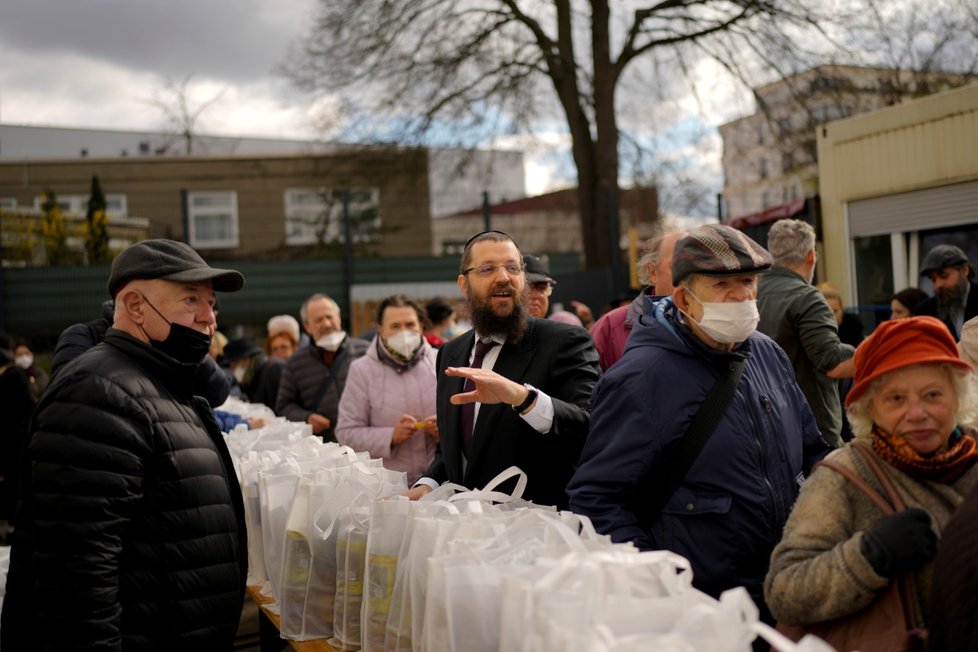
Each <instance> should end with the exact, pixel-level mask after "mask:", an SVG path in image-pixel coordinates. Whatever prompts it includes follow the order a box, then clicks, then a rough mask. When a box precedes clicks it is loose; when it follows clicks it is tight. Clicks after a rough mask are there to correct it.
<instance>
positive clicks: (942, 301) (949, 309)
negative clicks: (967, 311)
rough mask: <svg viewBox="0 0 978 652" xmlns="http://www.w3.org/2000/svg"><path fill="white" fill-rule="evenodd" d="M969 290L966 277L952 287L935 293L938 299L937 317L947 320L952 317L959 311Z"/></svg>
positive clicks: (962, 277)
mask: <svg viewBox="0 0 978 652" xmlns="http://www.w3.org/2000/svg"><path fill="white" fill-rule="evenodd" d="M967 290H968V279H967V277H965V276H964V275H962V276H961V278H959V279H958V282H957V283H956V284H954V285H953V286H951V287H946V288H941V289H940V290H938V291H937V292H935V293H934V294H935V296H936V297H937V316H938V317H939V318H940V319H943V320H947V319H950V318H951V317H952V313H954V312H955V311H956V310H959V308H960V306H961V300H962V299H963V298H964V293H965V292H966V291H967Z"/></svg>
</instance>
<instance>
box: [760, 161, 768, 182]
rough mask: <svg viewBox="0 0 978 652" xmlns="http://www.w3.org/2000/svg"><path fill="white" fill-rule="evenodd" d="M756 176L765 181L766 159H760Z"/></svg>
mask: <svg viewBox="0 0 978 652" xmlns="http://www.w3.org/2000/svg"><path fill="white" fill-rule="evenodd" d="M758 174H759V175H760V176H761V178H762V179H767V159H766V158H763V157H762V158H761V160H760V163H759V168H758Z"/></svg>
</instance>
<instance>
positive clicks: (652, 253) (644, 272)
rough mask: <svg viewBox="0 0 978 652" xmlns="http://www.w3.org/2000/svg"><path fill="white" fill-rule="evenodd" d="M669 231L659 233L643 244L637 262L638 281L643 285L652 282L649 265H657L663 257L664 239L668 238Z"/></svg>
mask: <svg viewBox="0 0 978 652" xmlns="http://www.w3.org/2000/svg"><path fill="white" fill-rule="evenodd" d="M667 233H668V231H663V232H661V233H657V234H656V235H654V236H652V237H651V238H649V239H648V240H646V241H645V242H644V243H643V244H642V255H641V256H639V258H638V262H636V263H635V271H636V272H638V282H639V283H641V284H642V285H650V284H651V283H652V279H650V278H649V265H652V266H657V265H658V264H659V261H660V260H661V259H662V241H663V240H665V239H666V234H667Z"/></svg>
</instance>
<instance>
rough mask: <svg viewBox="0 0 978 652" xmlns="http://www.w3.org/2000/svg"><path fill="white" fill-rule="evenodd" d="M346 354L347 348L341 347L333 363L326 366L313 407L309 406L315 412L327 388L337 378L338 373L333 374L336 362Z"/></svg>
mask: <svg viewBox="0 0 978 652" xmlns="http://www.w3.org/2000/svg"><path fill="white" fill-rule="evenodd" d="M344 354H346V348H343V349H340V351H339V353H337V354H336V357H334V358H333V364H332V365H330V366H329V367H326V375H325V376H324V377H323V382H321V383H320V384H319V389H317V390H316V400H314V401H313V402H312V407H311V408H309V409H311V410H312V411H313V412H315V411H316V410H318V409H319V402H320V401H322V400H323V397H324V396H326V390H327V389H329V386H330V385H332V384H333V381H334V380H335V379H336V375H335V374H333V369H335V368H336V363H337V362H339V361H340V358H341V357H343V355H344Z"/></svg>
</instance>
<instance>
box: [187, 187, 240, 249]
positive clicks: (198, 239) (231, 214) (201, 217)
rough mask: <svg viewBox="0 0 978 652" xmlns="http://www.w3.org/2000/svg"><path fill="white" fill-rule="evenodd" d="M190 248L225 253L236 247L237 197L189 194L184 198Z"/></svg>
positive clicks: (220, 194)
mask: <svg viewBox="0 0 978 652" xmlns="http://www.w3.org/2000/svg"><path fill="white" fill-rule="evenodd" d="M187 219H188V229H189V231H190V233H189V234H188V235H189V240H190V246H191V247H194V248H196V249H227V248H232V247H237V246H238V194H237V193H236V192H233V191H229V192H191V193H188V195H187Z"/></svg>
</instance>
